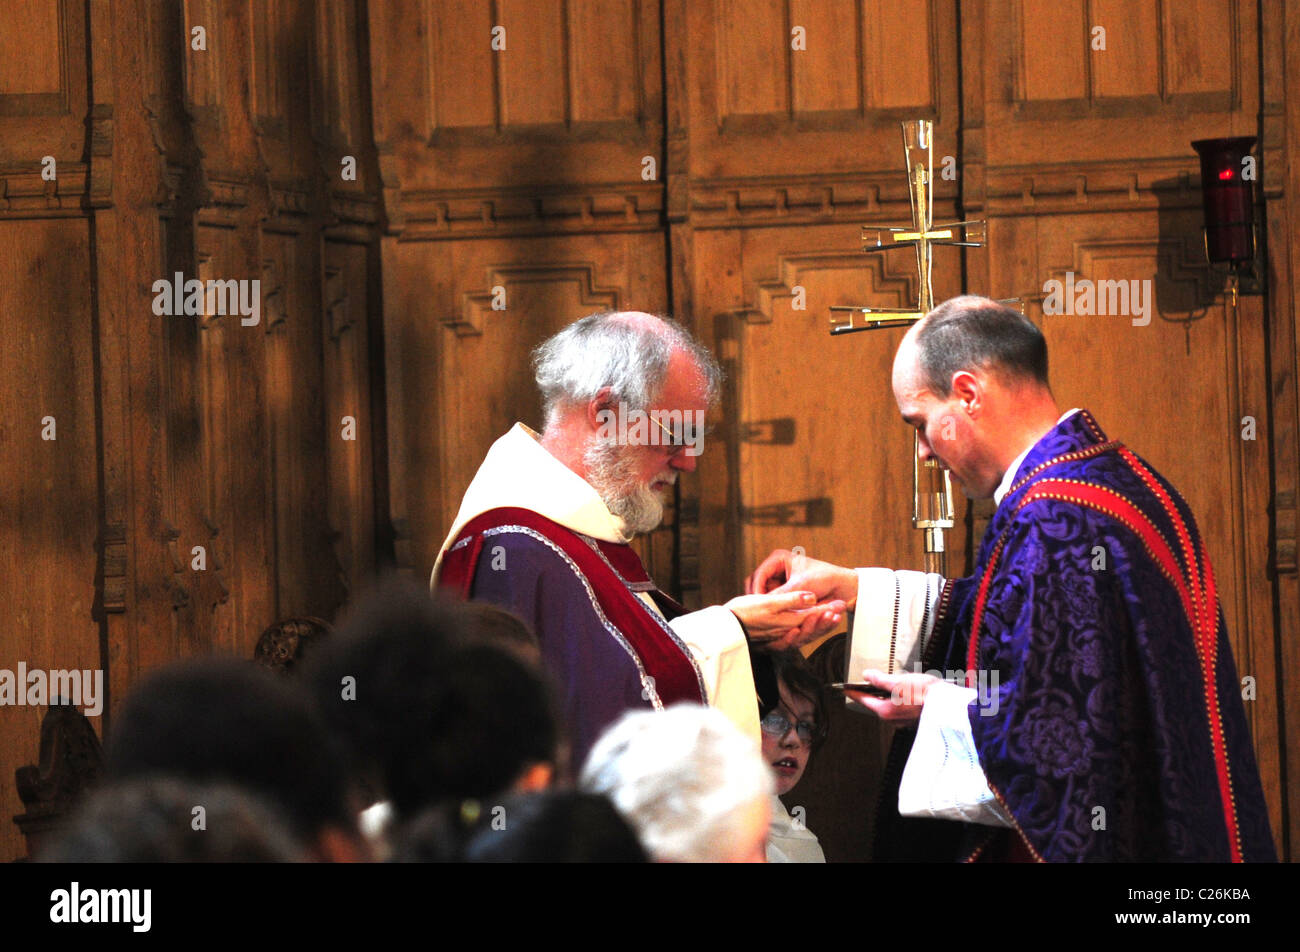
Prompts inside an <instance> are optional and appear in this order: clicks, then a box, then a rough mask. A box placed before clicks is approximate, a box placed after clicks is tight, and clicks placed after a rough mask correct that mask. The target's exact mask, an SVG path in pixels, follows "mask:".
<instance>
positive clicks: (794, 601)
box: [724, 549, 858, 651]
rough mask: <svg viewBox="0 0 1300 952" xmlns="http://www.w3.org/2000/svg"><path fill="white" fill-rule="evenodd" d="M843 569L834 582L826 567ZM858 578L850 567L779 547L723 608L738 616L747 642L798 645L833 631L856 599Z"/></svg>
mask: <svg viewBox="0 0 1300 952" xmlns="http://www.w3.org/2000/svg"><path fill="white" fill-rule="evenodd" d="M829 569H834V570H836V571H838V572H847V573H848V578H847V584H846V579H845V578H843V577H837V578H836V581H837V582H838V584H833V583H832V580H831V578H830V575H829V573H828V572H827V571H826V570H829ZM857 591H858V578H857V575H856V573H854V572H853V571H851V570H849V569H840V568H839V566H833V565H831V564H830V563H828V562H817V561H816V560H814V559H809V558H808V557H807V556H806V555H803V554H801V553H800V552H799V551H797V550H796V551H795V552H791V551H790V550H788V549H777V550H776V551H775V552H773V553H772V554H771V555H769V556H768V557H767V558H766V559H764V560H763V563H762V564H761V565H760V566H759V567H758V568H757V569H756V570H755V572H754V574H753V575H751V576H749V578H747V579H746V580H745V594H744V595H740V596H737V597H736V598H733V599H732V600H731V601H729V602H727V603H726V605H725V606H724V607H726V608H729V609H730V610H731V611H732V612H733V613H734V614H735V615H736V617H737V618H739V619H740V622H741V624H742V625H744V626H745V631H746V632H747V633H748V634H749V637H750V641H752V642H753V643H754V644H756V645H758V646H760V647H762V648H764V649H765V650H770V651H780V650H784V649H786V648H797V647H800V646H802V645H806V644H808V643H809V642H812V641H816V640H817V639H818V638H820V637H821V636H822V635H825V634H826V633H828V632H830V631H832V630H833V629H834V628H835V626H836V625H838V624H839V623H840V619H842V618H843V617H844V612H846V611H852V610H853V605H854V604H855V603H856V602H857Z"/></svg>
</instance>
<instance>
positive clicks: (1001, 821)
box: [898, 681, 1012, 826]
mask: <svg viewBox="0 0 1300 952" xmlns="http://www.w3.org/2000/svg"><path fill="white" fill-rule="evenodd" d="M975 700H976V691H975V689H974V688H968V687H964V686H962V685H960V684H953V683H952V682H951V681H940V682H939V683H938V684H934V685H931V687H930V689H929V690H928V691H926V692H925V704H924V706H923V707H922V708H921V721H920V723H919V724H918V725H917V729H916V740H915V741H913V743H912V752H911V754H909V755H908V758H907V764H906V766H905V767H904V768H903V779H902V781H901V783H900V784H899V787H898V812H899V813H900V814H902V815H903V816H918V817H934V818H936V819H940V820H961V821H964V822H966V823H979V824H982V825H984V826H1011V825H1012V823H1011V819H1010V817H1009V816H1008V815H1007V812H1006V809H1005V808H1004V807H1003V806H1002V804H1000V803H999V802H998V800H997V798H996V797H995V796H994V795H993V791H992V790H990V789H989V785H988V780H987V778H985V776H984V771H983V769H982V768H981V767H980V760H979V753H978V752H977V751H976V749H975V738H974V736H973V735H972V734H971V728H970V716H969V709H970V705H971V704H973V703H975Z"/></svg>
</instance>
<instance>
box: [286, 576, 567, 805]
mask: <svg viewBox="0 0 1300 952" xmlns="http://www.w3.org/2000/svg"><path fill="white" fill-rule="evenodd" d="M481 627H482V626H481V624H480V620H479V616H476V615H475V614H474V613H473V612H471V611H470V610H467V609H465V608H464V606H462V605H460V604H459V603H455V602H452V601H450V600H448V599H445V598H441V597H437V598H435V597H431V596H430V594H429V593H428V591H426V590H424V589H422V588H417V587H415V586H412V585H407V584H401V583H397V582H395V581H393V582H390V583H387V584H385V585H383V586H381V587H380V588H379V589H378V590H376V591H375V592H373V593H371V594H370V595H368V596H365V597H364V598H362V599H361V600H360V601H359V602H358V604H357V605H356V607H355V608H354V609H353V610H352V611H351V612H350V614H349V616H348V618H347V619H346V620H345V621H344V622H343V624H342V625H341V626H340V628H339V630H338V634H337V636H336V637H335V638H334V640H333V641H332V643H331V644H329V645H328V646H326V647H325V648H324V649H323V650H322V651H321V652H320V653H319V654H318V656H317V657H316V658H315V659H313V663H312V665H311V667H310V668H309V669H308V682H309V683H310V684H311V686H312V691H313V693H314V695H315V698H316V700H317V703H318V704H319V705H320V706H321V708H322V709H323V710H324V711H325V715H326V718H327V719H328V722H329V725H330V729H331V731H333V732H334V733H335V734H337V736H339V737H340V738H342V739H343V741H344V742H345V743H346V745H347V747H348V749H349V750H350V752H351V755H352V759H353V765H354V767H353V769H354V770H355V771H357V772H358V773H360V774H361V775H362V776H364V777H365V779H366V781H367V785H368V787H369V788H370V792H371V795H372V796H373V797H377V798H381V799H387V800H388V801H390V802H391V804H392V807H393V810H394V812H395V813H396V815H397V817H398V818H399V819H401V820H406V819H410V818H413V817H414V816H415V815H416V814H418V813H419V812H420V811H422V810H424V809H427V808H430V807H433V806H438V805H440V804H442V803H443V802H444V801H448V800H461V799H465V798H471V797H488V796H493V795H497V794H501V793H504V792H506V791H508V790H509V789H510V788H511V787H513V786H516V785H533V786H540V785H544V783H545V782H549V779H550V776H551V774H552V772H553V770H554V765H555V763H556V760H557V748H558V747H559V737H558V728H557V726H556V718H555V713H554V710H553V708H552V700H551V695H550V691H549V686H548V684H547V683H546V681H545V679H544V675H543V674H542V673H541V672H540V671H539V670H538V669H537V668H536V667H535V666H534V665H532V664H530V663H528V662H526V661H524V660H521V658H520V657H519V656H518V655H516V654H513V653H512V652H511V650H510V649H509V648H508V647H505V646H502V645H501V643H500V639H495V638H491V636H490V635H489V636H485V635H484V633H483V632H482V631H481Z"/></svg>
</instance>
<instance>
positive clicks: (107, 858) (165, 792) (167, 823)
mask: <svg viewBox="0 0 1300 952" xmlns="http://www.w3.org/2000/svg"><path fill="white" fill-rule="evenodd" d="M305 858H306V856H305V852H304V849H303V847H302V845H301V844H300V843H299V842H298V841H296V840H295V839H294V838H293V836H292V835H291V834H290V832H289V829H288V827H287V826H286V825H285V823H284V821H283V819H282V818H281V814H280V811H278V810H276V809H275V808H274V807H272V806H270V805H269V804H267V803H264V802H263V801H261V800H259V799H258V798H257V797H254V796H253V795H252V794H249V793H246V792H244V791H242V790H239V789H237V788H235V787H231V786H225V785H213V786H205V785H202V784H191V783H186V782H183V781H180V780H173V779H170V778H165V777H159V778H154V779H152V780H134V781H130V782H127V783H118V784H109V785H108V786H104V787H100V788H99V789H98V790H96V791H95V792H94V793H92V794H91V796H90V797H89V798H88V799H87V800H86V802H85V803H84V804H82V806H81V808H80V809H79V810H78V811H77V812H76V813H75V814H74V815H73V817H72V819H71V822H70V824H69V825H68V827H67V828H66V829H65V830H63V831H62V832H61V833H59V834H58V836H57V837H56V838H55V839H54V841H53V842H52V843H51V844H50V845H49V846H48V847H46V849H44V850H43V851H42V852H41V854H40V855H39V856H38V857H37V859H38V861H40V862H45V863H292V862H296V861H299V860H303V859H305Z"/></svg>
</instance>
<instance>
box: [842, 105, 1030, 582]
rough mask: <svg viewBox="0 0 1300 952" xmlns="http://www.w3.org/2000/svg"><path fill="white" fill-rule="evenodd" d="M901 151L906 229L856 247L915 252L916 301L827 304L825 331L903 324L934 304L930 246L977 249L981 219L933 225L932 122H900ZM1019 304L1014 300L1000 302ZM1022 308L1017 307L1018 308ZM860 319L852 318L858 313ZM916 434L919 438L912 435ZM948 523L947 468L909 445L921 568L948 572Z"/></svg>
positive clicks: (877, 233)
mask: <svg viewBox="0 0 1300 952" xmlns="http://www.w3.org/2000/svg"><path fill="white" fill-rule="evenodd" d="M902 125H903V154H904V157H905V158H906V160H907V195H908V199H909V200H910V201H911V204H912V226H911V227H910V228H898V227H879V226H874V225H866V226H863V228H862V250H863V251H865V252H873V251H889V250H892V249H895V248H913V249H915V251H916V284H917V301H916V307H915V308H891V307H853V306H849V305H833V306H832V307H831V333H832V334H851V333H854V332H856V331H871V330H877V329H879V328H882V327H908V326H910V325H912V324H915V323H916V322H917V321H919V320H920V319H921V318H923V317H925V315H926V314H928V313H929V312H930V311H931V310H932V309H933V308H934V287H933V285H932V283H931V273H932V270H933V249H934V246H935V245H952V246H955V247H959V248H982V247H984V245H985V242H986V238H987V236H986V228H985V223H984V222H983V221H957V222H951V223H948V224H941V225H936V224H934V191H933V189H932V184H933V182H934V149H933V146H934V123H932V122H930V121H929V120H928V119H912V120H909V121H907V122H904V123H903V124H902ZM1002 303H1004V304H1015V305H1019V304H1020V302H1019V300H1011V301H1003V302H1002ZM1021 313H1023V307H1022V310H1021ZM860 317H861V318H862V320H861V323H857V320H858V319H859V318H860ZM918 439H919V437H918ZM953 524H954V517H953V506H952V480H951V479H950V478H949V476H948V471H947V470H946V469H943V468H942V467H940V466H939V464H938V463H937V462H936V461H935V460H933V459H929V460H926V461H925V462H922V461H921V458H920V452H919V446H916V445H915V442H914V445H913V456H912V526H913V527H914V528H916V529H919V530H921V531H922V532H924V533H925V570H926V571H927V572H937V573H939V574H940V575H944V576H946V575H947V574H948V571H947V569H948V552H947V549H946V547H945V544H944V535H943V534H944V532H945V531H946V530H948V529H951V528H952V527H953Z"/></svg>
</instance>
